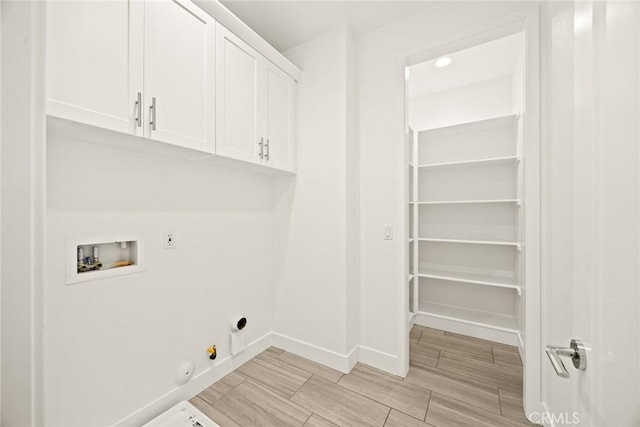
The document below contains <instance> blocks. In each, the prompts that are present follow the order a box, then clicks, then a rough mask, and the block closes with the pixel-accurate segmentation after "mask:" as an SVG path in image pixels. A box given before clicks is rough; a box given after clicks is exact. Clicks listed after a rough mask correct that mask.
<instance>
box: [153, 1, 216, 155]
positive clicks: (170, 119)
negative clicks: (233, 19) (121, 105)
mask: <svg viewBox="0 0 640 427" xmlns="http://www.w3.org/2000/svg"><path fill="white" fill-rule="evenodd" d="M214 64H215V21H214V20H213V18H211V17H210V16H209V15H208V14H206V13H205V12H203V11H202V10H201V9H199V8H198V7H197V6H195V5H194V4H193V3H192V2H190V1H187V0H152V1H147V2H145V72H144V77H145V80H144V98H145V103H144V105H145V107H146V108H145V115H146V122H145V123H146V124H145V136H147V137H149V138H152V139H154V140H157V141H162V142H167V143H170V144H174V145H180V146H183V147H187V148H192V149H197V150H200V151H206V152H211V153H213V152H214V150H215V82H214V75H215V68H214Z"/></svg>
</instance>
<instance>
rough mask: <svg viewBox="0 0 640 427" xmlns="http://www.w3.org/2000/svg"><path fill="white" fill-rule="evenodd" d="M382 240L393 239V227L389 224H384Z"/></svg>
mask: <svg viewBox="0 0 640 427" xmlns="http://www.w3.org/2000/svg"><path fill="white" fill-rule="evenodd" d="M384 240H393V227H392V226H390V225H385V226H384Z"/></svg>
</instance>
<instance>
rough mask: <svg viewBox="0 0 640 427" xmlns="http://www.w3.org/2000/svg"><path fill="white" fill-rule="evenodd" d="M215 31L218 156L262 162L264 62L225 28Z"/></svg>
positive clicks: (218, 28) (219, 26) (221, 27)
mask: <svg viewBox="0 0 640 427" xmlns="http://www.w3.org/2000/svg"><path fill="white" fill-rule="evenodd" d="M216 28H217V29H216V91H217V93H216V129H217V130H216V153H217V154H219V155H222V156H227V157H232V158H234V159H239V160H246V161H249V162H253V163H261V162H262V160H261V159H262V158H263V157H264V147H263V145H262V144H263V143H264V134H263V133H262V129H263V127H264V124H263V123H262V121H261V116H262V111H261V106H260V87H261V86H262V82H261V81H260V80H261V79H262V74H261V70H262V67H263V65H262V63H263V61H264V59H263V58H262V56H261V55H260V54H259V53H258V52H256V51H255V50H254V49H253V48H251V47H250V46H249V45H248V44H246V43H245V42H243V41H242V40H241V39H240V38H239V37H237V36H236V35H234V34H233V33H231V32H230V31H229V30H227V29H226V28H225V27H223V26H222V25H220V24H217V25H216Z"/></svg>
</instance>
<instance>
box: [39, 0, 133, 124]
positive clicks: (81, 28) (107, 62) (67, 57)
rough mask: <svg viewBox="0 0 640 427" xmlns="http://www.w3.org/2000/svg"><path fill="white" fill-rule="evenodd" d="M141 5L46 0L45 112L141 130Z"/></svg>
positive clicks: (116, 0)
mask: <svg viewBox="0 0 640 427" xmlns="http://www.w3.org/2000/svg"><path fill="white" fill-rule="evenodd" d="M143 24H144V5H143V3H141V2H139V1H135V0H132V1H126V0H113V1H91V2H84V1H54V2H48V3H47V113H48V114H51V115H54V116H58V117H63V118H66V119H69V120H74V121H79V122H82V123H87V124H91V125H94V126H100V127H103V128H107V129H112V130H116V131H121V132H127V133H132V134H136V133H139V134H142V128H138V127H137V126H136V122H135V117H136V113H137V109H136V108H135V102H136V99H137V94H138V92H142V77H143V76H142V73H143V71H142V70H143V53H142V49H143V28H144V27H143Z"/></svg>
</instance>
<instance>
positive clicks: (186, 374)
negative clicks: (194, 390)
mask: <svg viewBox="0 0 640 427" xmlns="http://www.w3.org/2000/svg"><path fill="white" fill-rule="evenodd" d="M195 369H196V367H195V365H194V364H193V362H192V361H191V360H185V361H184V362H182V363H181V364H180V366H178V370H177V371H176V378H175V382H176V384H178V385H182V384H186V383H187V382H189V380H190V379H191V377H192V376H193V371H195Z"/></svg>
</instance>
